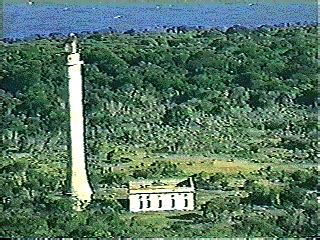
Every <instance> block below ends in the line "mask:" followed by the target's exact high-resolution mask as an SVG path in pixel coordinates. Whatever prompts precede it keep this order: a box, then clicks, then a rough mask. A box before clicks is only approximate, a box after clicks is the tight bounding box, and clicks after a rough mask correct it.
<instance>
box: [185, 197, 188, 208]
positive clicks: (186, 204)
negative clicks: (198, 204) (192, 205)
mask: <svg viewBox="0 0 320 240" xmlns="http://www.w3.org/2000/svg"><path fill="white" fill-rule="evenodd" d="M184 207H188V199H185V200H184Z"/></svg>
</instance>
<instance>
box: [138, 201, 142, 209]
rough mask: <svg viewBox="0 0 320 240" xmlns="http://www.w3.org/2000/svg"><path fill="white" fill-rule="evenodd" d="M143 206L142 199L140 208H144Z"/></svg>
mask: <svg viewBox="0 0 320 240" xmlns="http://www.w3.org/2000/svg"><path fill="white" fill-rule="evenodd" d="M142 208H143V202H142V201H140V206H139V209H142Z"/></svg>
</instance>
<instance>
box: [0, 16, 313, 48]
mask: <svg viewBox="0 0 320 240" xmlns="http://www.w3.org/2000/svg"><path fill="white" fill-rule="evenodd" d="M317 26H318V22H317V21H312V22H303V23H302V22H295V23H280V24H273V25H266V24H263V25H260V26H257V27H251V26H243V25H233V26H230V27H208V26H186V25H181V26H160V27H154V28H153V29H145V30H142V31H141V30H136V29H133V28H131V29H128V30H125V31H118V30H117V29H114V28H112V27H108V28H106V29H102V30H99V31H81V32H74V34H76V35H77V36H78V37H79V38H88V37H91V36H95V35H103V36H106V35H130V36H141V35H154V34H185V33H192V32H194V33H200V32H214V31H218V32H221V33H224V34H229V33H236V32H243V31H273V30H276V29H290V28H309V27H317ZM68 37H69V34H63V33H60V32H52V33H49V34H34V35H31V36H27V37H23V38H10V37H5V38H1V39H0V43H5V44H13V43H21V42H33V41H37V40H45V39H46V40H64V39H67V38H68Z"/></svg>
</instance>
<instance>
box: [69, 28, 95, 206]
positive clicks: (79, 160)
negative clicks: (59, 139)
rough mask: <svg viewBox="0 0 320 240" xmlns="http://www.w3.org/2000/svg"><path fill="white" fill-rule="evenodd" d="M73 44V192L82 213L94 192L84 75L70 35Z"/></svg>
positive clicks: (71, 57)
mask: <svg viewBox="0 0 320 240" xmlns="http://www.w3.org/2000/svg"><path fill="white" fill-rule="evenodd" d="M70 37H72V43H71V46H70V44H68V43H67V45H66V51H68V62H67V66H68V77H69V105H70V131H71V134H70V136H71V192H72V196H73V197H74V198H75V199H76V206H75V210H77V211H81V210H82V209H83V207H85V206H86V205H87V204H88V203H89V202H90V200H91V195H92V190H91V187H90V185H89V181H88V177H87V170H86V162H85V151H84V124H83V106H82V105H83V104H82V96H83V93H82V75H81V65H82V64H83V61H81V60H80V53H79V51H78V49H77V38H76V36H75V35H74V34H70Z"/></svg>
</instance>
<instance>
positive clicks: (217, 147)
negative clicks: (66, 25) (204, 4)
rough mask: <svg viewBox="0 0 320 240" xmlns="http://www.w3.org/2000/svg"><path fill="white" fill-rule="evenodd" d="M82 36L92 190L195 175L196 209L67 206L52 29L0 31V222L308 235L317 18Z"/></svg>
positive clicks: (37, 230) (8, 226)
mask: <svg viewBox="0 0 320 240" xmlns="http://www.w3.org/2000/svg"><path fill="white" fill-rule="evenodd" d="M81 45H82V47H83V51H82V58H83V59H84V61H85V63H86V65H85V66H84V81H85V90H86V91H85V114H86V139H87V146H86V147H87V154H88V155H87V157H88V165H89V172H90V180H91V183H92V185H93V187H94V189H95V191H96V193H98V192H99V191H100V189H101V188H102V189H103V187H105V185H107V186H109V187H124V186H126V185H127V183H128V181H130V179H135V178H150V177H153V178H154V177H157V178H161V177H176V176H177V177H179V176H190V175H193V177H194V180H195V183H196V186H197V188H198V191H199V193H198V201H197V204H198V206H197V211H195V212H194V213H189V214H181V213H180V214H178V213H177V214H173V213H163V214H160V215H152V214H145V215H144V214H138V215H137V214H132V213H128V212H126V210H125V209H124V208H123V207H122V206H121V205H120V204H119V203H118V202H117V201H116V199H115V198H114V196H113V195H112V194H110V195H108V196H103V197H101V196H100V195H99V194H96V195H95V199H94V201H93V202H92V204H90V206H89V207H88V209H87V210H86V211H84V212H81V213H76V212H73V211H72V210H71V207H72V200H71V199H70V197H68V184H67V182H66V179H67V178H66V175H67V173H66V169H67V168H66V166H67V164H68V151H67V147H68V143H69V140H68V134H67V132H68V129H69V126H68V124H69V122H68V110H67V98H68V92H67V89H68V88H67V78H66V67H65V63H66V55H65V53H64V43H63V40H55V39H42V40H38V41H34V42H30V43H15V44H4V43H2V44H1V48H0V55H1V58H2V59H3V61H2V62H0V69H1V72H2V75H1V76H0V104H1V105H0V148H1V158H2V159H1V163H0V181H1V186H3V191H2V192H1V193H0V194H1V196H0V197H1V199H2V203H1V208H2V209H1V210H2V214H1V217H0V226H1V227H0V236H4V237H18V236H20V237H32V236H52V237H53V236H54V237H71V236H72V237H86V236H87V237H89V236H90V237H93V236H94V237H110V236H130V237H135V236H142V235H143V236H145V237H159V236H163V237H165V236H179V237H197V236H203V237H225V236H229V237H230V236H241V237H246V236H257V237H258V236H273V237H295V236H301V237H306V236H316V235H317V232H316V229H317V216H316V214H317V207H318V205H317V200H316V194H315V191H316V186H317V174H318V172H317V170H316V169H315V168H312V166H313V165H315V163H316V152H317V148H316V147H317V144H316V141H317V91H316V86H317V85H316V83H317V72H318V65H317V61H318V59H317V27H312V26H307V27H299V28H293V27H291V28H287V29H273V30H270V29H267V28H260V29H259V30H243V29H242V30H241V31H238V30H236V29H233V30H230V31H227V32H226V33H224V32H219V31H217V30H211V31H196V32H193V31H191V32H187V33H183V34H145V35H133V36H130V35H115V34H111V35H102V34H98V33H97V34H93V35H90V36H87V37H82V38H81ZM281 166H287V168H285V167H281ZM102 191H103V190H102ZM219 191H221V192H222V193H221V194H220V193H218V192H219Z"/></svg>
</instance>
